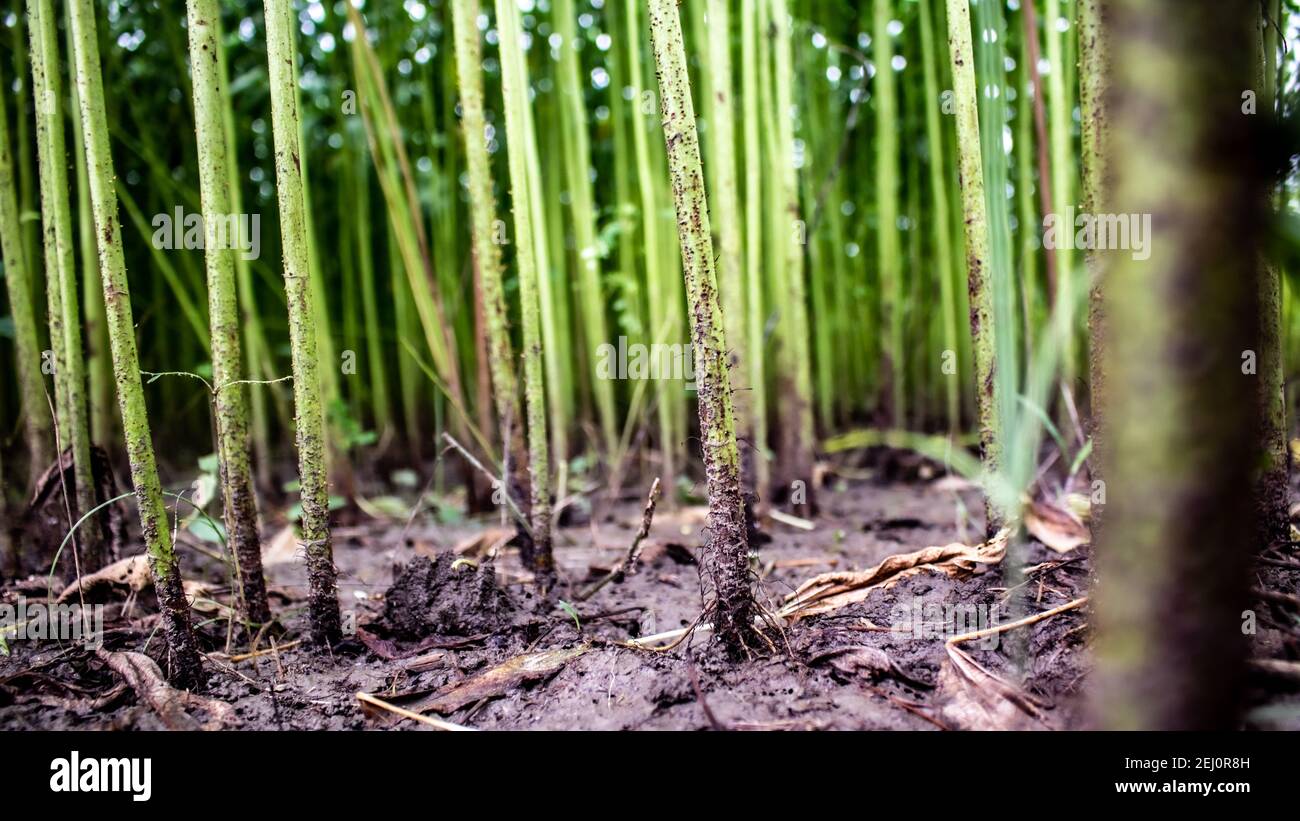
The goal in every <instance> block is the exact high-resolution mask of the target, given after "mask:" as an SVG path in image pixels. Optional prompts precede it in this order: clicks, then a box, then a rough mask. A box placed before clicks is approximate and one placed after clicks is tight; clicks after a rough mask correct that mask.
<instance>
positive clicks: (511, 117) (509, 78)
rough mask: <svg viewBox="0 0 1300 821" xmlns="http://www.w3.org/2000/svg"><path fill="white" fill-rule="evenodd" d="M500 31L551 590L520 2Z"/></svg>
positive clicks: (541, 534) (539, 506)
mask: <svg viewBox="0 0 1300 821" xmlns="http://www.w3.org/2000/svg"><path fill="white" fill-rule="evenodd" d="M496 11H497V26H498V28H499V31H500V33H501V46H502V48H501V93H502V97H503V98H504V101H505V115H506V154H507V157H508V160H509V164H510V189H511V194H510V199H511V209H512V211H513V214H514V223H515V264H516V265H518V267H519V302H520V316H521V319H522V323H521V324H522V325H523V347H524V352H523V356H524V407H525V413H526V414H527V425H528V472H529V477H530V483H529V487H530V491H531V497H530V501H531V507H532V530H533V562H532V570H533V572H534V573H535V574H536V576H537V582H538V585H539V586H540V587H541V588H542V589H543V590H549V589H550V588H551V586H552V585H553V584H554V581H555V559H554V558H553V556H552V554H551V488H550V484H551V482H550V455H549V448H548V443H547V434H546V384H545V380H546V373H545V370H544V367H543V363H542V327H541V326H542V321H541V302H540V294H539V290H540V289H539V288H538V282H537V278H538V277H537V273H538V272H537V261H538V249H537V246H536V241H535V236H536V234H535V232H534V228H533V224H532V222H533V216H534V214H533V209H532V205H531V200H530V196H531V195H530V192H529V189H530V187H531V186H532V185H533V184H534V181H535V180H536V175H535V174H534V173H531V172H533V171H534V170H535V166H534V165H532V163H531V162H530V161H531V160H532V159H533V158H532V157H530V155H529V151H528V148H527V145H526V144H525V143H524V141H525V140H526V139H527V131H526V124H525V116H524V115H525V113H526V110H525V109H526V107H527V105H528V85H527V83H528V79H527V78H528V74H527V69H526V67H525V66H524V59H523V50H522V49H521V48H520V47H519V38H520V31H519V20H518V16H517V15H518V13H519V12H518V8H517V7H516V5H515V2H514V0H496Z"/></svg>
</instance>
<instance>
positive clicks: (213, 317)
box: [186, 0, 271, 624]
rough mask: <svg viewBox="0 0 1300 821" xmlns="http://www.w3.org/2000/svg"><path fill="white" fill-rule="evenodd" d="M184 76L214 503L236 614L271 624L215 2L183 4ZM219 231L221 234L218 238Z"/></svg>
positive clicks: (199, 0) (196, 0)
mask: <svg viewBox="0 0 1300 821" xmlns="http://www.w3.org/2000/svg"><path fill="white" fill-rule="evenodd" d="M186 10H187V13H188V26H187V30H188V32H189V41H190V76H191V78H192V82H193V87H194V126H195V135H196V138H197V144H198V160H199V190H200V195H201V197H202V203H203V223H204V230H205V233H206V236H205V243H204V260H205V261H206V263H207V275H208V322H209V325H210V327H211V329H212V383H213V385H214V386H215V391H216V394H215V396H214V397H213V404H214V409H215V415H216V423H217V445H218V457H219V458H220V465H221V496H222V502H223V504H224V512H225V522H226V533H227V534H228V538H229V547H230V550H231V552H232V553H233V554H234V557H235V562H236V567H237V568H238V570H239V589H240V591H241V596H240V603H241V606H242V615H243V616H244V618H245V619H247V620H248V621H250V622H253V623H255V624H261V623H265V622H267V621H270V619H271V608H270V605H268V604H267V600H266V582H265V580H264V579H263V578H262V545H261V540H260V539H259V538H258V532H257V500H256V497H255V496H254V494H253V473H252V469H251V467H250V464H249V435H248V402H247V391H246V389H245V386H244V385H243V384H242V383H241V380H242V379H243V378H244V376H243V364H242V360H241V354H240V345H239V332H240V321H239V304H238V298H237V296H236V293H235V256H236V254H237V253H238V252H237V250H236V248H237V247H240V245H239V244H240V242H241V241H249V240H251V239H252V237H236V236H233V235H232V231H233V230H236V229H235V226H238V225H243V224H246V223H245V222H244V220H243V218H242V215H239V214H235V213H234V212H233V211H232V210H231V196H230V172H229V169H228V167H227V163H228V160H227V156H226V148H227V145H226V125H225V112H226V107H225V105H224V103H223V97H224V96H225V93H226V90H225V84H224V80H223V77H222V72H221V65H220V54H219V49H220V44H219V39H218V37H219V32H220V14H221V11H220V7H219V5H218V3H217V0H188V2H187V4H186ZM218 231H224V239H223V237H222V235H221V234H219V233H218Z"/></svg>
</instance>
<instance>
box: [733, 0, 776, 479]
mask: <svg viewBox="0 0 1300 821" xmlns="http://www.w3.org/2000/svg"><path fill="white" fill-rule="evenodd" d="M758 2H759V0H742V3H741V8H740V65H741V70H740V77H741V94H740V97H741V104H742V108H741V121H742V123H743V124H744V125H743V129H742V130H743V132H744V134H743V137H744V152H743V156H744V158H745V319H746V323H745V325H746V327H745V338H746V339H745V342H746V350H747V351H748V353H749V362H748V367H747V376H748V377H749V386H750V396H749V401H748V405H749V408H748V409H749V415H750V417H751V424H752V430H753V433H752V439H751V440H750V442H749V448H750V450H751V451H752V453H753V459H754V492H755V494H756V495H757V496H758V498H759V499H766V498H768V483H769V475H770V469H769V466H768V460H767V432H768V425H767V370H766V363H765V353H766V351H765V348H766V346H765V344H764V343H765V341H766V337H765V334H764V324H765V321H766V317H767V315H766V313H765V312H764V302H763V230H762V219H763V210H762V209H763V194H762V190H763V176H764V175H763V170H764V165H763V157H762V141H761V140H760V137H759V118H758V111H759V106H758V103H759V100H758V97H759V91H758V83H759V75H758V39H759V37H760V34H759V32H758V21H757V18H758V10H757V4H758Z"/></svg>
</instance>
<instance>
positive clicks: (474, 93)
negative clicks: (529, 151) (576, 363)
mask: <svg viewBox="0 0 1300 821" xmlns="http://www.w3.org/2000/svg"><path fill="white" fill-rule="evenodd" d="M452 15H453V19H454V26H455V37H456V70H457V77H458V79H459V82H460V110H461V125H462V127H463V129H464V133H465V163H466V168H467V169H468V173H469V199H470V216H471V231H472V234H473V241H474V245H473V253H474V264H475V265H477V266H478V278H479V283H480V288H481V290H482V299H483V314H484V319H485V324H486V331H487V352H488V364H489V370H490V376H491V381H492V394H493V399H494V400H495V403H496V413H497V423H498V424H499V425H500V427H501V442H502V449H503V451H504V454H505V462H506V464H507V467H508V475H507V476H506V485H507V486H506V488H505V491H506V492H507V493H509V494H510V497H511V498H512V499H514V500H515V501H516V502H517V503H518V504H519V506H520V512H521V513H522V514H523V515H524V516H525V517H527V516H528V515H529V510H530V509H531V503H530V499H529V493H530V491H529V486H530V482H529V479H528V472H529V463H528V450H527V446H526V444H525V441H524V439H525V437H524V417H523V414H522V413H521V412H520V405H519V383H518V380H517V378H516V374H515V361H514V351H513V347H512V346H511V343H510V324H509V314H508V313H507V312H506V301H505V289H504V286H503V284H502V279H503V274H502V264H501V248H500V246H499V245H498V244H497V243H496V241H495V240H494V232H495V231H496V222H497V210H496V195H495V193H494V192H493V189H492V165H491V158H490V157H489V156H488V151H487V122H486V120H485V119H484V116H483V75H482V72H483V45H482V42H481V39H480V37H481V35H480V33H479V30H478V24H477V21H478V16H479V3H478V0H454V2H453V3H452ZM517 538H518V539H520V540H521V545H520V553H521V555H522V556H523V557H524V561H525V563H526V564H531V563H532V553H533V550H532V538H531V536H530V535H529V533H528V530H527V529H526V528H520V530H519V534H518V536H517Z"/></svg>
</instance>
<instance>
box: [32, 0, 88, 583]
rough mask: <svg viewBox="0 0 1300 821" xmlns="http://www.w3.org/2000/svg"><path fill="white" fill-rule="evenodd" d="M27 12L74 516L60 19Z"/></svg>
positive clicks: (77, 377) (77, 357)
mask: <svg viewBox="0 0 1300 821" xmlns="http://www.w3.org/2000/svg"><path fill="white" fill-rule="evenodd" d="M27 17H28V24H29V25H30V26H31V38H32V42H31V47H32V48H31V54H32V89H33V94H34V95H35V100H36V139H37V160H38V163H39V166H40V177H41V215H42V220H43V223H44V230H45V270H46V290H47V296H48V305H49V315H48V316H49V323H50V347H51V348H52V349H53V351H54V367H55V377H54V383H55V400H56V401H55V408H56V411H57V413H58V418H57V420H56V425H57V430H58V433H59V437H58V439H59V442H61V443H62V445H63V447H65V448H68V449H70V451H71V453H72V467H73V477H74V483H75V498H74V499H73V500H69V501H70V502H71V503H72V504H71V507H72V512H73V516H74V519H75V518H77V517H79V516H80V515H82V514H84V513H88V512H89V511H90V510H91V509H92V508H94V507H95V481H94V475H93V472H92V470H91V462H90V420H89V416H88V413H87V403H86V367H85V358H84V354H83V351H82V346H81V311H80V309H79V307H80V304H81V294H80V292H79V291H78V289H77V272H76V263H75V259H74V255H73V244H72V243H73V235H72V213H71V206H70V204H69V201H68V169H67V152H66V148H65V143H64V127H63V95H62V82H61V80H60V75H59V46H58V37H57V28H58V26H57V19H56V18H55V16H54V5H53V3H52V2H51V0H28V4H27ZM100 535H101V533H100V530H99V528H94V527H91V528H86V529H85V530H83V531H81V532H80V534H79V536H80V559H81V560H82V561H84V562H85V563H86V565H87V566H88V567H92V568H93V567H97V566H98V565H99V563H100V561H101V559H102V556H101V555H100V548H101V539H100Z"/></svg>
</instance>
